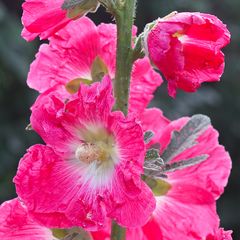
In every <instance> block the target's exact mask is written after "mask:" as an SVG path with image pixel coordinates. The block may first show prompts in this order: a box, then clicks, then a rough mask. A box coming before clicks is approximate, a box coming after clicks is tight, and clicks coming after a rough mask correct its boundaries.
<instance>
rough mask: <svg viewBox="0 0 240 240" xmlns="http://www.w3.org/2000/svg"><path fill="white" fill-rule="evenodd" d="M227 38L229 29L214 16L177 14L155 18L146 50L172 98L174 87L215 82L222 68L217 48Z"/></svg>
mask: <svg viewBox="0 0 240 240" xmlns="http://www.w3.org/2000/svg"><path fill="white" fill-rule="evenodd" d="M229 41H230V33H229V31H228V30H227V28H226V26H225V25H224V24H223V23H222V22H221V21H220V20H219V19H218V18H216V17H215V16H213V15H209V14H202V13H188V12H186V13H177V14H175V15H173V16H170V17H166V18H163V19H159V20H158V22H157V23H156V25H155V26H154V27H153V29H152V30H151V31H150V33H149V34H148V36H147V51H148V53H149V57H150V59H151V61H152V62H153V63H154V65H156V67H157V68H158V69H159V70H160V71H161V72H162V73H163V75H164V76H165V78H166V79H167V80H168V89H169V94H170V95H171V96H173V97H174V96H175V95H176V89H177V88H180V89H182V90H184V91H187V92H194V91H196V89H197V88H198V87H200V85H201V83H203V82H211V81H219V79H220V77H221V75H222V73H223V70H224V55H223V53H222V52H221V49H222V48H223V47H224V46H226V45H227V44H228V43H229Z"/></svg>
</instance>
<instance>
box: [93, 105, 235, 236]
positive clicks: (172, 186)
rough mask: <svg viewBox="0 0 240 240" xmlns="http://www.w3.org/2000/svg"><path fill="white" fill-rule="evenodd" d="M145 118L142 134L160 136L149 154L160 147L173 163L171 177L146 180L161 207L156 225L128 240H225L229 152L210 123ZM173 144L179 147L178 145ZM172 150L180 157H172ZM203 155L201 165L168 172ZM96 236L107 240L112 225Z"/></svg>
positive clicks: (152, 114) (151, 113) (151, 114)
mask: <svg viewBox="0 0 240 240" xmlns="http://www.w3.org/2000/svg"><path fill="white" fill-rule="evenodd" d="M142 118H143V119H142V125H143V129H145V130H152V131H153V132H156V133H157V137H155V138H154V139H152V141H151V142H150V143H149V144H148V146H149V148H151V145H155V144H156V143H160V146H161V149H160V156H161V157H162V158H163V161H166V160H167V157H169V159H168V161H167V165H166V166H165V167H164V165H163V166H162V169H165V170H166V171H165V172H164V174H166V177H158V178H155V179H153V178H152V179H151V178H147V179H146V182H148V184H149V186H151V188H152V190H153V192H154V194H155V198H156V201H157V207H156V209H155V211H154V212H153V214H152V217H151V219H150V220H149V222H148V223H147V224H146V225H145V226H144V227H141V228H135V229H128V230H127V237H126V239H127V240H134V239H139V240H159V239H160V240H161V239H164V240H172V239H185V240H202V239H221V238H219V237H218V238H217V236H218V235H219V236H220V235H221V231H220V230H218V227H219V218H218V216H217V213H216V205H215V200H216V199H218V197H219V196H220V194H221V193H222V192H223V189H224V187H225V185H226V183H227V179H228V177H229V173H230V168H231V161H230V157H229V154H228V153H227V152H226V151H225V149H224V147H223V146H221V145H219V143H218V133H217V131H216V130H215V129H214V128H213V127H212V126H211V125H210V122H209V119H208V118H207V117H202V116H201V115H200V116H194V117H193V118H190V119H189V118H186V117H185V118H180V119H178V120H176V121H173V122H170V121H169V120H168V119H167V118H165V117H164V116H163V114H162V112H161V111H160V110H158V109H148V110H146V112H145V113H144V114H143V115H142ZM201 118H202V120H201ZM152 119H155V121H152ZM194 121H196V122H197V121H198V124H197V125H198V126H202V127H201V128H200V127H199V129H197V128H198V127H197V128H192V127H193V123H194ZM201 121H202V122H201ZM190 122H191V123H190ZM183 129H185V130H183ZM196 129H197V130H196ZM189 131H192V132H189ZM174 132H175V133H174ZM176 132H177V133H178V134H177V133H176ZM182 134H184V136H185V137H186V138H185V141H182V142H180V143H179V142H176V141H175V137H174V136H180V135H182ZM181 139H182V138H181ZM173 142H174V144H178V145H173ZM173 146H174V148H173ZM175 147H176V148H175ZM172 149H175V151H174V152H172V151H170V150H172ZM169 152H170V153H171V155H169ZM203 154H204V155H206V157H207V158H206V159H205V160H204V161H203V162H201V163H199V164H197V165H193V166H190V165H189V167H188V168H183V169H181V168H180V169H177V170H176V169H175V170H176V171H173V170H174V169H171V168H170V167H169V166H170V165H171V164H174V163H178V162H181V161H187V159H194V158H197V157H199V156H201V155H203ZM160 171H161V168H159V172H160ZM92 235H93V238H94V240H100V239H102V240H108V239H110V226H109V225H107V227H106V228H105V231H102V232H95V233H92ZM136 236H138V238H136ZM211 236H212V237H213V238H211ZM215 236H216V237H215ZM226 236H227V233H226ZM100 237H101V238H100Z"/></svg>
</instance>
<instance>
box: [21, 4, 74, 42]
mask: <svg viewBox="0 0 240 240" xmlns="http://www.w3.org/2000/svg"><path fill="white" fill-rule="evenodd" d="M62 4H63V0H55V1H50V0H26V1H25V2H24V3H23V5H22V8H23V16H22V22H23V26H24V29H23V31H22V37H23V38H25V39H26V40H28V41H31V40H33V39H34V38H35V37H36V36H38V35H39V36H40V38H41V39H46V38H48V37H49V36H51V35H52V34H54V33H55V32H57V31H58V30H59V29H61V28H63V27H64V26H66V25H67V24H68V23H69V22H70V21H71V19H69V18H67V17H66V11H65V10H62V9H61V6H62Z"/></svg>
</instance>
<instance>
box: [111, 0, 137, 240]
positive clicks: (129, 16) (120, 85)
mask: <svg viewBox="0 0 240 240" xmlns="http://www.w3.org/2000/svg"><path fill="white" fill-rule="evenodd" d="M135 7H136V0H118V9H117V11H116V14H115V19H116V23H117V59H116V75H115V81H114V96H115V101H116V102H115V109H116V110H120V111H122V112H123V113H124V114H125V115H127V113H128V101H129V85H130V78H131V72H132V65H133V49H132V27H133V22H134V17H135ZM125 239H126V229H124V228H122V227H120V226H119V225H118V224H117V223H116V222H115V221H113V222H112V232H111V240H125Z"/></svg>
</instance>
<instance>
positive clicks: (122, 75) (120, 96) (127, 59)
mask: <svg viewBox="0 0 240 240" xmlns="http://www.w3.org/2000/svg"><path fill="white" fill-rule="evenodd" d="M119 2H120V3H119V5H120V6H119V8H120V9H118V11H117V14H116V16H115V18H116V23H117V59H116V60H117V64H116V76H115V81H114V96H115V100H116V104H115V109H117V110H120V111H122V112H123V113H124V114H125V115H126V114H127V112H128V99H129V84H130V78H131V71H132V65H133V50H132V27H133V22H134V16H135V6H136V0H125V1H123V0H119Z"/></svg>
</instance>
